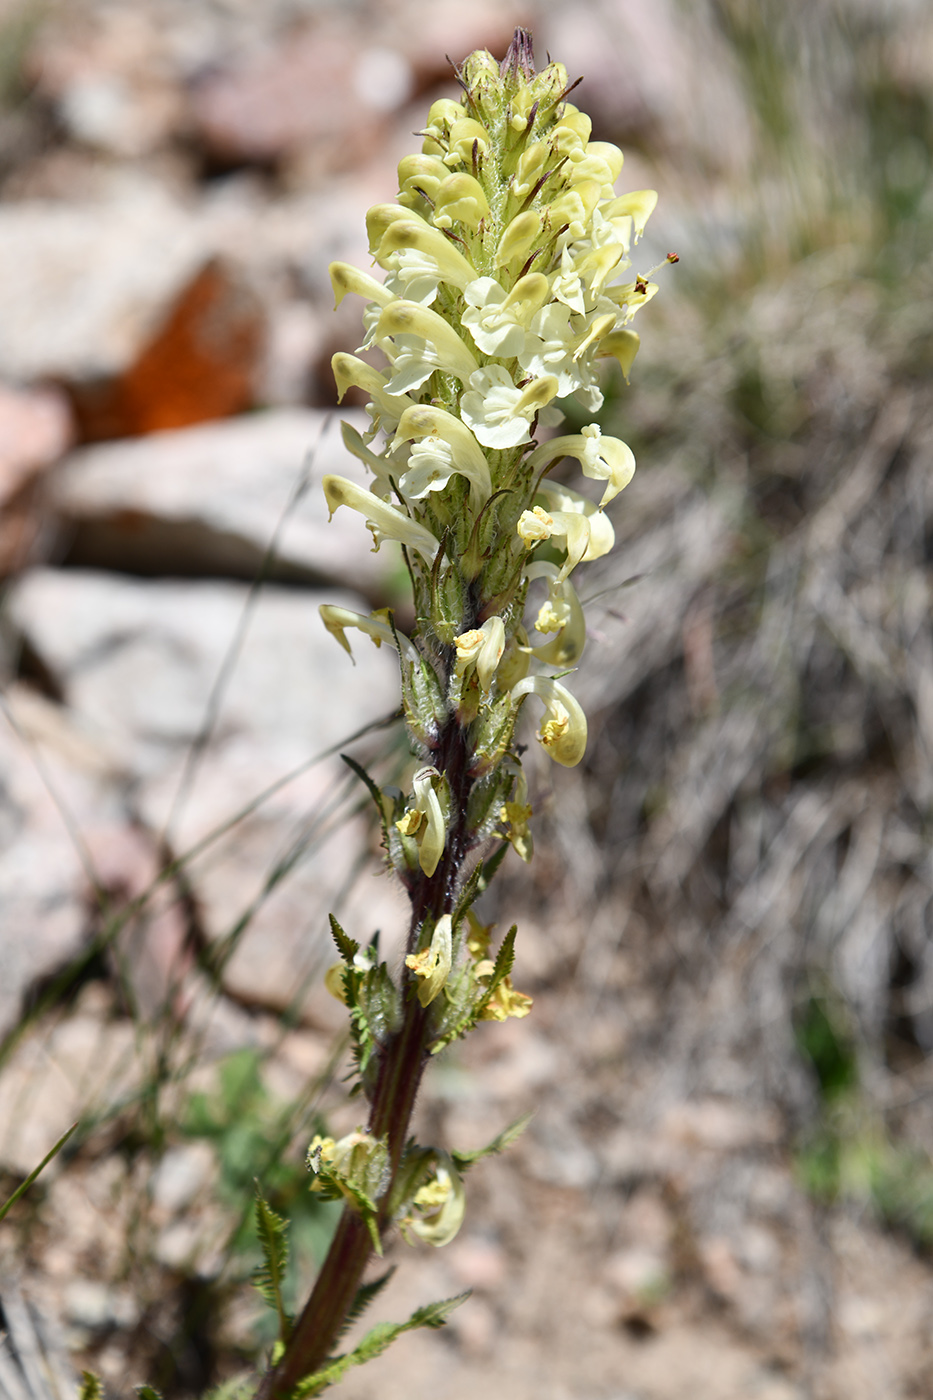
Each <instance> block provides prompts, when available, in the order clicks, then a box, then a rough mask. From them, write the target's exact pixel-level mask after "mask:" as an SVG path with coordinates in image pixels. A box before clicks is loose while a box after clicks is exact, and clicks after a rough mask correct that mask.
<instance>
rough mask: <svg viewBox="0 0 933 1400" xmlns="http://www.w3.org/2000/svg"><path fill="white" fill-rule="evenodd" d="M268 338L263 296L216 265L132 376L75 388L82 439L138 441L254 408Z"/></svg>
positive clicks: (185, 297)
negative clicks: (157, 433)
mask: <svg viewBox="0 0 933 1400" xmlns="http://www.w3.org/2000/svg"><path fill="white" fill-rule="evenodd" d="M265 334H266V326H265V315H264V312H263V308H262V306H261V304H260V301H259V298H258V296H257V295H256V294H255V292H253V290H252V289H251V288H250V287H249V285H248V284H247V283H246V281H245V280H244V279H243V278H242V277H241V276H240V275H239V274H238V273H237V272H236V271H235V270H234V268H233V267H232V265H231V264H229V263H227V262H226V261H224V260H223V259H221V258H211V259H210V260H209V261H208V262H207V263H205V264H204V265H203V266H202V267H201V268H200V269H199V271H198V272H196V273H195V275H194V277H192V278H191V280H190V281H189V282H188V283H187V285H186V286H185V287H184V288H183V289H182V291H181V292H180V293H179V295H178V297H177V298H176V300H175V302H174V304H173V306H172V307H171V308H170V310H169V312H168V314H167V316H166V317H165V319H164V320H163V322H162V323H161V325H160V326H159V327H158V329H157V330H156V331H155V333H154V334H153V336H152V337H151V339H150V340H149V341H148V343H147V344H146V345H144V346H143V348H142V350H141V351H140V353H139V355H138V356H137V358H136V360H135V361H134V362H133V363H132V364H131V365H130V366H129V368H128V369H127V370H125V371H124V372H123V373H122V374H120V375H119V376H117V377H115V378H112V379H105V380H97V381H93V382H90V383H83V384H82V383H73V384H71V385H70V386H69V391H70V393H71V396H72V400H73V402H74V407H75V413H76V416H77V419H78V424H79V430H80V436H81V438H82V439H83V440H84V441H85V442H99V441H102V440H104V439H107V438H117V437H134V436H137V435H139V434H142V433H153V432H159V431H160V430H164V429H167V428H184V427H188V426H189V425H191V424H193V423H204V422H208V421H210V420H212V419H216V418H226V417H229V416H231V415H232V414H235V413H240V412H242V411H243V410H245V409H248V408H251V407H252V406H253V396H254V392H255V384H256V379H257V376H258V374H259V371H260V367H261V362H262V356H263V350H264V346H265Z"/></svg>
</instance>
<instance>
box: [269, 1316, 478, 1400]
mask: <svg viewBox="0 0 933 1400" xmlns="http://www.w3.org/2000/svg"><path fill="white" fill-rule="evenodd" d="M471 1292H472V1289H467V1291H466V1292H465V1293H458V1294H457V1296H456V1297H455V1298H444V1299H442V1300H441V1302H439V1303H428V1304H426V1306H425V1307H423V1308H418V1309H417V1311H415V1312H413V1313H412V1315H411V1317H410V1318H409V1319H408V1321H407V1322H379V1323H377V1324H376V1326H375V1327H373V1328H371V1329H370V1331H368V1332H367V1333H366V1336H365V1337H364V1338H363V1340H362V1341H361V1342H360V1344H359V1346H358V1347H355V1348H354V1350H353V1351H351V1352H347V1354H346V1355H345V1356H338V1357H335V1359H334V1360H333V1361H332V1362H331V1363H330V1365H328V1366H325V1367H323V1369H322V1370H320V1371H315V1373H314V1375H313V1376H306V1377H305V1379H304V1380H303V1381H301V1382H300V1383H299V1384H298V1385H297V1386H296V1387H295V1389H294V1390H293V1391H292V1395H291V1400H310V1397H311V1396H314V1395H320V1394H321V1392H322V1391H323V1390H326V1389H327V1387H328V1386H331V1385H333V1384H334V1382H335V1381H339V1380H340V1378H341V1376H344V1375H346V1373H347V1371H349V1370H350V1369H351V1367H353V1366H362V1364H363V1362H364V1361H372V1360H373V1358H374V1357H376V1356H380V1355H381V1354H382V1352H384V1351H385V1350H386V1348H387V1347H389V1346H391V1345H392V1343H393V1342H394V1341H395V1339H396V1337H400V1336H401V1335H402V1333H403V1332H411V1331H413V1330H414V1329H415V1328H416V1327H443V1326H444V1324H445V1323H446V1321H447V1319H448V1318H449V1316H450V1314H451V1313H452V1312H453V1310H454V1308H458V1307H459V1306H460V1304H461V1303H465V1302H466V1300H467V1298H469V1296H470V1293H471Z"/></svg>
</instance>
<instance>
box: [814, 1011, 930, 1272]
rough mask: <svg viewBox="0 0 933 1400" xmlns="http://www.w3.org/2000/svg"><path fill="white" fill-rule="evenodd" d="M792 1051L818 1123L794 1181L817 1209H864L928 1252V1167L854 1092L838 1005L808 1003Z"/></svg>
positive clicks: (852, 1044)
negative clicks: (812, 1093) (814, 1098)
mask: <svg viewBox="0 0 933 1400" xmlns="http://www.w3.org/2000/svg"><path fill="white" fill-rule="evenodd" d="M796 1036H797V1045H798V1048H799V1050H800V1052H801V1054H802V1055H803V1057H804V1059H805V1060H806V1061H807V1062H808V1064H809V1065H810V1067H811V1068H812V1070H813V1073H814V1075H815V1077H816V1081H817V1085H818V1088H819V1099H820V1115H819V1120H818V1122H817V1124H816V1126H815V1128H814V1129H813V1130H812V1131H811V1132H810V1133H809V1134H808V1135H807V1137H806V1138H805V1139H804V1141H803V1142H802V1143H801V1145H800V1147H799V1149H798V1153H797V1173H798V1176H799V1178H800V1180H801V1182H802V1184H803V1186H804V1188H805V1189H806V1190H807V1191H808V1192H809V1193H810V1195H812V1196H813V1197H815V1198H816V1199H817V1200H819V1201H823V1202H825V1203H827V1204H832V1203H833V1202H836V1201H848V1202H850V1203H853V1204H856V1205H862V1206H867V1207H868V1208H869V1209H870V1210H871V1211H872V1212H873V1213H874V1214H875V1215H876V1216H877V1217H878V1218H879V1219H880V1220H883V1221H885V1222H886V1223H887V1224H888V1225H891V1226H893V1227H894V1228H896V1229H900V1230H904V1231H905V1233H907V1234H908V1235H909V1236H910V1237H911V1238H912V1239H913V1240H914V1241H915V1242H916V1243H917V1244H918V1245H920V1246H921V1247H923V1248H929V1247H930V1246H933V1162H931V1160H930V1157H929V1154H928V1153H926V1152H924V1151H922V1150H921V1149H919V1148H915V1147H912V1146H910V1145H909V1144H905V1143H903V1142H899V1141H897V1139H896V1138H895V1137H893V1136H892V1135H891V1134H890V1133H889V1132H888V1130H887V1128H886V1126H885V1123H884V1120H883V1117H882V1115H881V1114H880V1113H879V1112H878V1111H877V1109H875V1108H873V1107H872V1105H871V1104H870V1102H869V1101H868V1098H867V1096H866V1094H865V1091H864V1088H863V1086H862V1084H861V1080H860V1076H859V1070H858V1057H857V1053H856V1039H855V1036H854V1034H853V1032H852V1031H851V1029H850V1028H849V1026H848V1024H847V1016H846V1012H845V1006H844V1002H843V1001H842V999H841V998H840V997H838V996H833V995H830V994H820V995H815V996H811V997H810V998H809V999H808V1000H807V1002H806V1003H805V1005H804V1008H803V1010H802V1012H801V1014H800V1016H799V1018H798V1022H797V1026H796Z"/></svg>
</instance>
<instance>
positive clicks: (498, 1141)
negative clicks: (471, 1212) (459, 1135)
mask: <svg viewBox="0 0 933 1400" xmlns="http://www.w3.org/2000/svg"><path fill="white" fill-rule="evenodd" d="M533 1117H534V1114H533V1113H525V1114H523V1115H522V1117H521V1118H516V1120H515V1122H514V1123H511V1124H510V1125H509V1127H507V1128H504V1129H503V1130H502V1132H501V1133H500V1134H499V1135H498V1137H494V1138H493V1140H492V1142H490V1143H488V1144H487V1146H486V1147H479V1148H477V1149H476V1151H475V1152H451V1154H450V1155H451V1158H452V1160H453V1163H454V1166H455V1167H456V1168H457V1170H458V1171H461V1172H465V1171H466V1170H467V1168H468V1167H472V1165H473V1163H474V1162H479V1161H480V1160H481V1159H482V1158H483V1157H492V1156H494V1155H495V1153H497V1152H504V1151H505V1149H506V1148H507V1147H510V1146H511V1145H512V1143H513V1142H514V1141H515V1139H516V1138H519V1137H521V1135H522V1133H523V1132H524V1131H525V1129H526V1128H527V1127H528V1124H529V1123H530V1122H531V1120H532V1118H533Z"/></svg>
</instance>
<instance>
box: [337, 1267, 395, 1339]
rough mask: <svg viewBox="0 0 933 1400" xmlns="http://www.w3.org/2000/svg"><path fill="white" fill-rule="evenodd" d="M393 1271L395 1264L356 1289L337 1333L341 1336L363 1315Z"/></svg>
mask: <svg viewBox="0 0 933 1400" xmlns="http://www.w3.org/2000/svg"><path fill="white" fill-rule="evenodd" d="M394 1273H395V1265H394V1264H393V1265H392V1267H391V1269H386V1271H385V1273H384V1274H382V1275H381V1276H380V1277H379V1278H374V1279H373V1281H372V1283H364V1284H363V1285H362V1286H361V1287H360V1288H358V1289H357V1290H356V1297H355V1298H354V1299H353V1302H352V1303H351V1304H350V1308H349V1311H348V1312H347V1315H346V1317H345V1318H344V1322H343V1326H342V1327H341V1329H340V1333H339V1335H340V1336H341V1337H342V1336H343V1334H344V1332H346V1331H347V1330H348V1329H349V1328H350V1326H351V1325H352V1324H353V1323H354V1322H356V1321H357V1319H358V1318H361V1317H362V1316H363V1313H364V1312H365V1311H366V1309H367V1308H368V1307H369V1305H370V1303H372V1302H374V1301H375V1299H376V1298H378V1296H379V1294H380V1293H381V1292H382V1290H383V1289H384V1288H385V1286H386V1284H387V1283H388V1282H389V1279H390V1278H391V1277H392V1275H393V1274H394Z"/></svg>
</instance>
